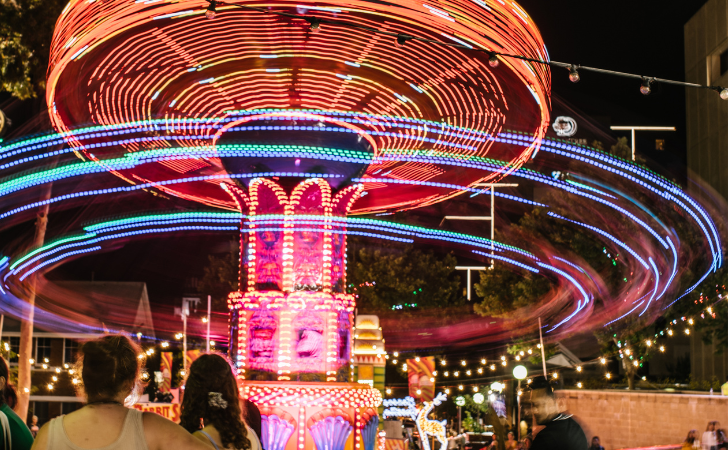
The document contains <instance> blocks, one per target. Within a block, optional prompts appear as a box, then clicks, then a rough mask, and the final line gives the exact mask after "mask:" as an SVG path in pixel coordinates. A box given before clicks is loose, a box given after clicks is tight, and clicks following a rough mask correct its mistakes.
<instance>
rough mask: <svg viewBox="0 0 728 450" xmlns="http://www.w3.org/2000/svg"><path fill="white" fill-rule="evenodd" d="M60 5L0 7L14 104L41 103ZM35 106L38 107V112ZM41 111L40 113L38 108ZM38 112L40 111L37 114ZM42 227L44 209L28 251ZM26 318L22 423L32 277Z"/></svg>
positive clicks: (6, 77)
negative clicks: (16, 101)
mask: <svg viewBox="0 0 728 450" xmlns="http://www.w3.org/2000/svg"><path fill="white" fill-rule="evenodd" d="M65 5H66V1H65V0H7V1H0V89H2V90H4V91H7V92H9V93H11V94H12V95H14V96H15V97H17V98H19V99H27V98H33V97H41V98H42V97H44V95H45V77H46V72H47V71H48V60H49V56H50V48H51V40H52V37H53V31H54V29H55V23H56V20H57V19H58V16H60V14H61V11H62V10H63V8H64V7H65ZM40 105H41V103H38V106H39V107H40ZM41 108H42V110H44V109H45V108H44V107H41ZM39 112H40V111H39ZM51 186H52V185H51V184H48V185H47V187H46V188H44V190H43V192H42V194H41V200H45V199H47V198H49V197H50V193H51ZM47 226H48V205H45V206H42V207H41V208H40V209H39V210H38V214H37V219H36V228H35V236H34V239H33V246H34V247H35V248H38V247H41V246H42V245H43V243H44V241H45V231H46V227H47ZM29 285H30V286H29V287H30V293H29V297H28V303H29V309H28V315H27V317H25V318H24V320H22V321H21V325H20V358H19V362H18V388H19V390H18V405H17V407H16V412H17V413H18V415H19V416H20V417H22V418H25V417H26V416H27V414H28V402H29V401H30V392H31V386H30V362H29V355H32V341H33V319H34V313H35V310H34V308H35V277H34V276H33V277H31V279H30V283H29Z"/></svg>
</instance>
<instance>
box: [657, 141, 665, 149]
mask: <svg viewBox="0 0 728 450" xmlns="http://www.w3.org/2000/svg"><path fill="white" fill-rule="evenodd" d="M655 150H665V140H664V139H655Z"/></svg>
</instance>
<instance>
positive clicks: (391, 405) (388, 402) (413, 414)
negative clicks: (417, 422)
mask: <svg viewBox="0 0 728 450" xmlns="http://www.w3.org/2000/svg"><path fill="white" fill-rule="evenodd" d="M382 406H384V412H383V413H382V417H383V418H384V419H390V418H392V417H395V418H397V417H408V418H410V419H412V420H414V419H416V418H417V413H418V412H419V411H418V410H417V405H416V404H415V399H414V398H412V397H405V398H385V399H384V401H383V402H382Z"/></svg>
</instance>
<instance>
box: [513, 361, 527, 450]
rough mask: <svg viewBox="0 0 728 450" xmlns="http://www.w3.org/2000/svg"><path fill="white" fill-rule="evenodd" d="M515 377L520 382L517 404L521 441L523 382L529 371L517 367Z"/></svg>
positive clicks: (514, 372)
mask: <svg viewBox="0 0 728 450" xmlns="http://www.w3.org/2000/svg"><path fill="white" fill-rule="evenodd" d="M513 376H514V377H516V379H517V380H518V390H517V391H516V402H517V403H518V419H517V422H516V427H518V440H519V441H520V440H521V394H520V392H521V380H523V379H524V378H526V377H527V376H528V369H526V367H524V366H516V367H514V368H513Z"/></svg>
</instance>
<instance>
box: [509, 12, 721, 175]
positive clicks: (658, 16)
mask: <svg viewBox="0 0 728 450" xmlns="http://www.w3.org/2000/svg"><path fill="white" fill-rule="evenodd" d="M705 3H706V1H704V0H688V1H678V0H662V1H657V0H649V1H639V2H635V1H624V0H620V1H612V2H597V1H588V0H587V1H584V0H561V1H558V2H545V1H542V0H522V1H521V2H520V4H521V5H522V6H523V7H524V9H525V10H526V11H527V12H528V13H529V14H530V15H531V17H532V18H533V20H534V21H535V22H536V24H537V25H538V27H539V29H540V30H541V35H542V36H543V40H544V42H545V43H546V48H547V49H548V51H549V55H550V56H551V59H552V60H553V61H559V62H567V63H571V64H579V65H584V66H591V67H598V68H602V69H609V70H615V71H620V72H628V73H634V74H638V75H645V76H651V77H659V78H666V79H670V80H677V81H684V79H685V58H684V42H683V26H684V24H685V23H686V22H687V21H688V20H690V18H691V17H692V16H693V15H694V14H695V13H696V12H697V11H698V10H699V9H700V8H701V6H703V5H704V4H705ZM580 75H581V81H579V83H572V82H570V81H569V79H568V71H567V70H566V69H559V68H554V69H552V82H553V91H552V92H553V94H554V95H557V96H561V97H562V98H564V99H565V100H567V101H568V102H570V103H572V104H573V105H575V106H576V107H577V108H579V109H581V110H582V111H583V112H584V113H586V114H589V115H595V116H607V117H609V118H611V124H612V125H652V126H674V127H676V128H677V131H676V132H675V133H672V134H671V136H674V138H671V139H670V141H669V143H668V148H666V150H665V151H664V152H655V151H654V146H652V147H649V146H648V145H647V144H648V141H647V140H645V141H644V142H640V137H639V135H638V138H637V144H638V147H637V149H638V151H640V147H642V150H641V153H642V154H643V155H645V156H647V157H648V158H649V159H652V160H653V161H651V164H650V165H651V166H652V168H654V169H656V170H657V171H658V172H663V170H660V169H661V167H660V166H662V167H663V168H664V167H667V168H668V170H669V171H670V172H671V173H670V174H669V175H672V177H673V178H678V179H681V178H682V177H683V176H684V172H683V171H684V166H685V164H686V161H687V160H686V155H685V89H684V88H681V87H675V86H665V85H662V86H660V87H659V88H658V89H657V92H653V93H652V94H651V95H649V96H644V95H642V94H641V93H640V92H639V81H638V80H634V79H628V78H620V77H614V76H607V75H602V74H597V73H593V72H585V71H582V72H581V73H580ZM716 95H717V94H716ZM624 135H625V136H626V135H627V134H626V133H625V134H624ZM645 137H649V133H647V134H646V136H645ZM640 144H643V145H640ZM680 172H683V173H682V174H681V173H680ZM681 175H682V176H681Z"/></svg>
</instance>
